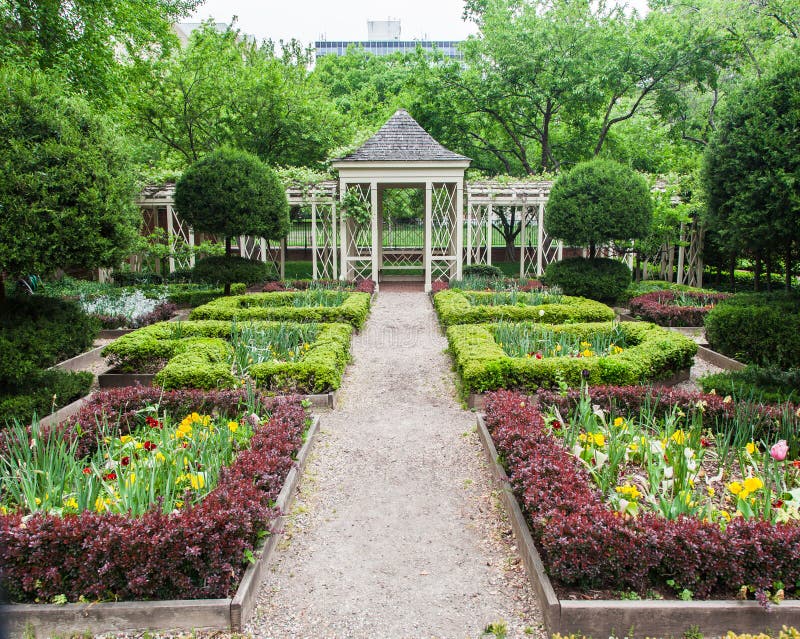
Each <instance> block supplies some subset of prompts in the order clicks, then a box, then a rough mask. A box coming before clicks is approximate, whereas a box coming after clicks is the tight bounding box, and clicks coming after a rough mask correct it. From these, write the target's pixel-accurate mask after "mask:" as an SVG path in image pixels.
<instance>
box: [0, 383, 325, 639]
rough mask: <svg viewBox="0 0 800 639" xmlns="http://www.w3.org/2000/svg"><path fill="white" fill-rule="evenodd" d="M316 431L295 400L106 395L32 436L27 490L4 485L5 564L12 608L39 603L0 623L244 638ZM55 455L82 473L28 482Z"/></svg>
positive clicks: (6, 444)
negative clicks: (54, 481) (211, 632)
mask: <svg viewBox="0 0 800 639" xmlns="http://www.w3.org/2000/svg"><path fill="white" fill-rule="evenodd" d="M154 405H155V406H158V408H159V410H158V411H153V410H150V408H151V407H152V406H154ZM251 411H252V412H251ZM145 413H146V414H145ZM181 415H183V416H184V417H183V418H181V417H180V416H181ZM212 415H213V416H212ZM98 416H102V417H105V418H106V420H107V423H108V424H109V425H108V426H106V425H104V423H105V421H106V420H103V419H97V418H98ZM178 420H180V421H179V422H178ZM317 428H318V426H317V421H316V420H315V421H313V423H312V421H311V420H310V419H309V418H308V417H307V415H306V413H305V411H304V410H303V409H302V407H301V406H300V400H299V399H298V398H282V399H270V398H267V397H262V396H259V394H258V393H252V392H251V393H247V392H245V391H221V392H212V393H201V392H198V391H178V392H171V393H169V392H168V393H162V392H161V391H159V390H157V389H141V388H140V389H124V390H122V391H115V392H111V393H101V394H98V395H97V396H95V397H93V398H92V399H90V400H89V401H88V402H87V403H86V404H85V405H84V407H83V408H82V409H81V411H80V412H79V413H78V415H77V416H75V417H72V418H70V419H69V420H67V421H66V422H62V423H61V424H60V425H59V426H58V427H56V428H50V429H49V430H43V431H41V432H38V431H37V430H36V429H34V431H33V436H34V437H35V438H37V442H38V443H37V447H36V450H37V451H39V453H38V455H39V457H38V458H37V459H38V461H37V459H33V460H29V461H27V462H26V465H25V466H23V467H22V468H23V479H22V480H21V484H22V485H23V486H29V488H26V489H25V490H24V491H22V492H16V489H14V487H13V486H11V485H9V484H5V486H4V490H3V493H2V495H1V497H2V507H3V510H4V511H5V512H6V514H3V515H1V516H0V540H2V543H0V548H1V549H0V560H1V561H2V565H3V568H4V571H3V573H4V574H3V580H4V585H5V586H6V589H7V591H8V592H9V594H10V596H11V597H12V600H16V601H19V602H25V601H33V600H35V601H37V602H39V603H36V604H27V605H25V604H24V603H20V604H15V605H10V606H4V607H2V608H1V609H0V614H2V615H3V616H4V618H5V619H7V620H8V621H9V622H10V624H11V629H12V631H16V632H18V633H22V632H23V631H25V632H27V631H28V630H27V629H28V628H30V627H32V629H33V630H34V631H35V632H37V633H38V634H40V635H45V634H47V635H53V634H55V633H59V634H60V633H74V632H87V631H88V632H90V633H98V632H112V631H122V630H134V629H159V628H163V629H176V628H178V629H185V630H189V629H196V628H214V629H224V630H238V629H239V628H240V627H241V624H242V621H243V620H246V618H247V616H248V615H249V614H250V612H251V611H252V608H253V602H254V597H255V592H256V589H257V587H258V585H259V583H260V581H261V579H262V577H263V576H264V572H265V569H266V562H267V561H268V557H269V554H270V552H271V551H272V549H273V547H274V545H275V540H276V539H277V537H276V536H274V535H270V534H269V532H270V531H276V530H279V528H280V525H281V522H282V514H283V512H284V511H285V510H286V508H288V506H289V503H290V500H291V498H292V496H293V493H294V488H295V486H296V484H297V481H298V479H299V476H300V473H301V472H302V466H303V464H304V463H305V460H306V457H307V454H308V450H309V447H310V445H311V440H312V438H313V436H314V434H315V432H316V430H317ZM22 437H23V438H24V442H20V438H19V437H18V433H15V432H13V431H5V433H4V436H3V442H2V446H0V449H2V451H3V452H2V457H1V458H0V459H2V460H3V465H2V469H3V472H5V470H6V469H8V468H10V466H9V465H8V464H9V460H13V459H19V453H18V449H19V450H22V449H21V448H20V447H19V444H20V443H24V444H26V446H25V448H27V437H28V435H26V434H25V433H22ZM143 440H144V441H143ZM303 440H305V444H303ZM142 442H143V443H142ZM214 446H222V449H220V451H215V450H213V449H212V447H214ZM240 446H241V449H239V447H240ZM58 447H60V448H61V449H63V450H65V451H68V452H69V454H70V455H71V458H72V459H73V460H74V461H73V462H72V465H73V466H76V468H75V470H74V471H72V473H73V475H74V477H73V478H72V479H70V480H68V481H67V483H66V484H61V489H60V490H59V486H58V485H48V486H45V485H44V484H45V483H46V482H47V481H48V479H46V476H50V477H51V478H52V476H53V473H54V472H56V471H55V470H54V469H51V472H50V473H47V474H46V475H36V474H35V473H30V474H26V473H25V470H30V469H32V467H34V466H35V465H36V464H37V463H41V462H42V460H43V459H45V454H46V451H48V450H53V449H55V448H58ZM173 449H175V450H177V451H180V455H178V458H180V459H182V462H181V464H180V467H179V468H175V467H174V466H170V464H169V459H170V458H172V457H173V456H174V454H173ZM103 451H106V452H105V454H104V452H103ZM223 451H227V452H223ZM176 454H177V453H176ZM26 455H27V453H26ZM32 455H33V456H34V457H36V453H32ZM105 455H108V456H107V457H106V456H105ZM96 458H97V459H105V460H106V461H105V463H104V464H103V465H102V466H101V465H99V464H98V463H97V462H96V461H94V460H95V459H96ZM48 459H49V458H48ZM65 459H66V458H65ZM201 459H202V460H203V464H200V463H199V461H200V460H201ZM226 459H229V460H230V461H225V460H226ZM295 459H296V460H297V461H296V462H295V461H294V460H295ZM195 460H196V461H195ZM12 463H13V462H12ZM66 466H67V467H69V468H71V467H72V466H70V464H69V463H66ZM81 468H82V469H81ZM37 477H38V479H37ZM167 477H172V480H170V481H167V482H166V483H162V480H163V479H164V478H167ZM37 482H38V483H37ZM65 486H67V488H65ZM154 488H155V490H156V492H155V497H154V493H153V490H154ZM148 495H149V496H148ZM34 496H35V500H34ZM134 513H139V514H138V515H135V514H134ZM265 539H266V541H267V543H266V545H264V543H263V542H264V540H265ZM34 542H35V543H34ZM259 556H260V557H259ZM251 560H252V561H251ZM108 600H111V601H120V600H122V601H126V603H102V602H103V601H108ZM127 600H130V601H127ZM46 602H55V603H56V604H57V605H52V604H50V605H48V604H47V603H46Z"/></svg>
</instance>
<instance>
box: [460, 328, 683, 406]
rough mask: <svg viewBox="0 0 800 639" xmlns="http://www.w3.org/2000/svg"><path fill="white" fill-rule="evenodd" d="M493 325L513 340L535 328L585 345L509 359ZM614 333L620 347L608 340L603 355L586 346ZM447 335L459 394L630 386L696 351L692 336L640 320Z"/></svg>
mask: <svg viewBox="0 0 800 639" xmlns="http://www.w3.org/2000/svg"><path fill="white" fill-rule="evenodd" d="M498 327H505V329H506V330H508V327H516V329H515V330H516V331H517V332H518V333H519V335H518V336H517V337H515V338H514V341H515V342H517V341H521V340H522V339H533V340H534V341H535V340H536V339H538V338H537V337H536V334H537V332H538V331H542V330H544V331H547V332H548V333H550V334H552V335H554V336H557V337H564V338H569V339H571V340H574V341H576V342H577V347H578V348H579V349H580V348H581V342H584V343H587V344H589V346H588V347H584V348H582V349H581V350H579V351H578V352H575V353H571V352H569V351H567V350H566V349H564V348H563V347H562V351H561V352H559V353H556V354H553V352H552V350H550V349H545V350H544V352H540V351H536V352H534V353H533V354H531V353H530V352H527V353H525V354H524V356H523V355H522V353H521V352H520V351H517V354H516V356H513V357H512V356H511V355H509V353H508V352H507V350H506V349H510V347H513V348H516V346H515V344H509V343H505V344H504V343H503V342H502V341H501V340H498V339H497V331H498ZM615 331H616V332H618V333H619V334H620V335H621V337H622V338H624V340H625V344H626V346H625V347H619V345H618V344H613V345H614V346H617V347H618V348H615V349H613V350H612V349H611V348H610V346H611V345H612V342H611V341H610V339H609V344H608V346H609V350H608V352H607V353H603V352H597V351H596V350H592V347H591V344H592V342H593V340H596V338H598V337H601V336H602V337H604V338H610V336H611V335H612V333H613V332H615ZM526 334H527V337H526ZM447 339H448V342H449V344H450V350H451V352H452V353H453V356H454V359H455V364H456V369H457V371H458V373H459V375H460V376H461V382H462V390H463V392H464V393H465V394H469V393H480V392H483V391H487V390H496V389H499V388H515V389H521V390H528V391H534V390H536V389H538V388H540V387H544V388H554V387H557V386H558V384H559V383H566V384H567V385H569V386H579V385H580V384H581V382H582V381H586V382H588V383H589V384H636V383H639V382H645V381H652V380H657V379H663V378H667V377H670V376H672V375H674V374H675V373H677V372H679V371H683V370H685V369H687V368H689V367H690V366H691V363H692V358H693V356H694V354H695V353H696V352H697V345H696V344H695V343H694V342H693V341H692V340H690V339H688V338H686V337H684V336H682V335H679V334H677V333H674V332H672V331H669V330H666V329H664V328H660V327H658V326H655V325H654V324H649V323H644V322H621V323H619V324H614V323H612V322H602V323H586V324H562V325H552V324H550V325H543V324H532V323H520V324H515V325H512V324H506V325H503V324H497V323H496V324H477V325H464V326H451V327H450V328H448V329H447ZM506 339H508V338H506ZM620 348H621V350H620ZM587 350H588V352H586V351H587ZM512 352H514V351H513V350H512Z"/></svg>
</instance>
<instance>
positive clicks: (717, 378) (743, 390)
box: [699, 366, 800, 404]
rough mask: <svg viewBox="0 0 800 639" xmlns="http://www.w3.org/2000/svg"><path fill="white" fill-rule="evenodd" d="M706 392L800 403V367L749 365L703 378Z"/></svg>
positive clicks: (760, 399)
mask: <svg viewBox="0 0 800 639" xmlns="http://www.w3.org/2000/svg"><path fill="white" fill-rule="evenodd" d="M699 383H700V386H701V388H702V389H703V392H704V393H710V392H711V391H714V392H715V393H716V394H717V395H723V396H724V395H730V396H731V397H735V398H736V399H737V400H754V401H758V402H770V403H778V404H782V403H784V402H792V403H794V404H800V368H797V367H796V368H789V369H787V370H782V369H780V368H778V367H777V366H768V367H764V368H762V367H760V366H747V367H746V368H744V369H743V370H740V371H726V372H724V373H715V374H712V375H706V376H705V377H702V378H700V380H699Z"/></svg>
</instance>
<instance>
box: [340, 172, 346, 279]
mask: <svg viewBox="0 0 800 639" xmlns="http://www.w3.org/2000/svg"><path fill="white" fill-rule="evenodd" d="M345 193H347V182H346V181H344V180H342V181H341V183H340V188H339V201H340V202H341V201H342V200H344V196H345ZM339 242H340V250H341V255H340V256H339V257H340V258H341V260H342V262H341V263H342V269H341V271H340V272H339V277H340V279H343V280H346V279H347V275H348V273H347V216H345V215H344V213H342V214H341V215H340V216H339Z"/></svg>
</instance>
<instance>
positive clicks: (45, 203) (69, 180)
mask: <svg viewBox="0 0 800 639" xmlns="http://www.w3.org/2000/svg"><path fill="white" fill-rule="evenodd" d="M0 85H2V86H3V91H2V92H0V140H2V141H3V143H2V144H0V174H2V175H3V179H2V180H0V237H2V238H3V248H2V251H0V296H2V295H3V294H4V290H5V289H4V284H3V283H4V280H5V279H8V278H16V277H19V276H22V275H28V274H32V273H37V274H44V273H49V272H51V271H53V270H55V269H56V268H59V267H62V268H67V267H82V268H94V267H99V266H102V267H111V266H115V265H117V264H118V263H119V261H120V260H121V259H123V258H124V257H127V250H128V248H129V247H130V246H131V245H132V243H133V241H134V238H135V237H136V235H137V229H138V226H139V222H140V215H139V212H138V209H137V208H136V207H135V206H134V204H133V200H134V195H135V185H134V182H133V178H132V175H133V174H132V171H131V167H130V165H129V162H128V160H127V150H126V149H125V148H124V146H123V144H122V141H121V138H120V136H119V135H118V134H117V133H116V131H115V129H114V128H113V127H112V126H111V125H110V124H109V123H108V122H107V121H106V120H105V119H104V118H102V117H100V116H98V115H96V114H95V113H94V112H93V111H92V109H91V108H90V106H89V105H88V104H87V103H86V102H85V101H84V100H82V99H81V98H78V97H74V96H70V95H69V94H68V93H67V91H66V89H65V87H64V86H63V85H61V84H59V82H58V81H57V80H56V79H54V78H52V77H50V76H49V75H46V74H43V73H41V72H34V73H32V74H29V73H27V72H19V71H13V70H9V69H4V70H3V69H0Z"/></svg>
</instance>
